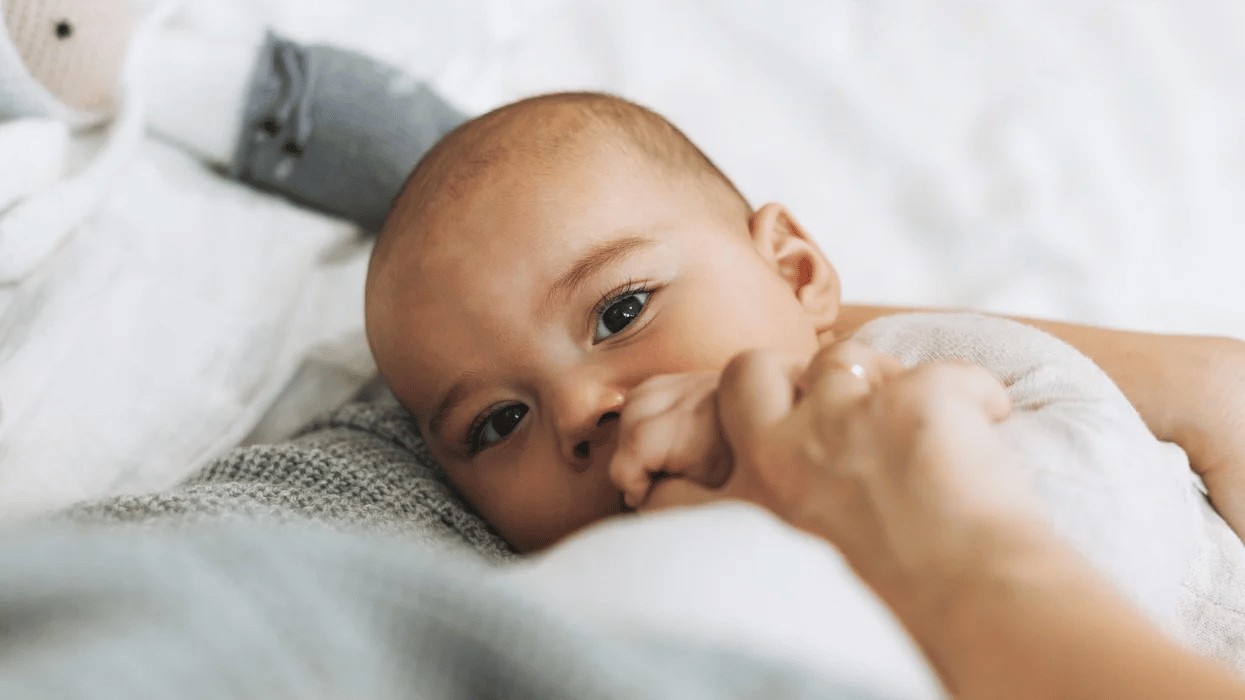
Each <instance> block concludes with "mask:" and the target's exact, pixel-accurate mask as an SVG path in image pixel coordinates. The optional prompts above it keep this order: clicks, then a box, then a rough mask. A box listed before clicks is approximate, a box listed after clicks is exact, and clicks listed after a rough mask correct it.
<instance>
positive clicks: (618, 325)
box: [592, 291, 652, 343]
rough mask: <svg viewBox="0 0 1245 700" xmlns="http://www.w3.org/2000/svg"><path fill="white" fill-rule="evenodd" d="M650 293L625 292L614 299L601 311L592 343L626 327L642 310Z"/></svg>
mask: <svg viewBox="0 0 1245 700" xmlns="http://www.w3.org/2000/svg"><path fill="white" fill-rule="evenodd" d="M649 294H652V292H644V291H640V292H627V293H625V294H622V295H620V296H618V297H617V298H615V299H614V300H613V301H611V302H610V303H609V305H608V306H606V307H605V309H604V310H603V311H601V315H600V316H599V317H598V318H597V329H596V333H595V334H594V335H593V338H592V342H594V343H599V342H601V341H602V340H605V339H606V338H608V337H610V336H611V335H614V334H615V333H617V332H619V331H621V330H622V329H624V328H626V327H627V326H629V325H631V322H632V321H634V320H635V319H636V317H637V316H639V315H640V312H641V311H643V310H644V304H645V302H647V301H648V295H649Z"/></svg>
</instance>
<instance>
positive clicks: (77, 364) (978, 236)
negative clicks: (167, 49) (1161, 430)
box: [0, 0, 1245, 513]
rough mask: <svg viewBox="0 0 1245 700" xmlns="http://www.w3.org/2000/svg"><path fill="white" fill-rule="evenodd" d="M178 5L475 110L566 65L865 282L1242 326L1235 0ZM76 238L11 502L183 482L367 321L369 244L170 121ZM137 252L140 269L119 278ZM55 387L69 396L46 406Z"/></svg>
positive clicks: (7, 384) (190, 25)
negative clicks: (273, 193)
mask: <svg viewBox="0 0 1245 700" xmlns="http://www.w3.org/2000/svg"><path fill="white" fill-rule="evenodd" d="M182 5H183V7H182V9H181V10H180V11H179V12H178V13H177V14H176V15H175V16H174V17H173V20H172V21H174V22H176V23H177V24H178V25H179V26H181V27H182V28H184V29H188V30H191V31H194V32H199V33H201V34H204V35H210V36H219V37H228V36H253V35H254V32H255V31H256V30H257V29H258V28H259V27H260V26H262V25H264V24H269V25H272V26H274V27H275V28H276V29H277V30H278V31H281V32H284V33H287V34H289V35H292V36H294V37H297V38H300V39H305V40H313V41H331V42H336V43H338V44H342V45H345V46H349V47H353V48H358V49H361V50H364V51H368V52H371V53H372V54H374V55H376V56H378V57H381V58H384V59H387V60H389V61H391V62H393V63H396V64H398V65H400V66H402V67H404V68H406V69H408V70H410V71H411V72H412V73H414V74H416V75H420V76H427V77H428V78H430V79H431V80H432V82H433V83H434V84H435V86H436V87H437V88H438V89H439V90H440V91H441V92H442V93H443V94H445V95H446V96H447V97H449V98H450V99H451V100H452V101H454V102H455V103H456V104H457V105H458V106H460V107H462V108H463V109H465V110H467V111H470V112H478V111H482V110H485V109H488V108H490V107H493V106H496V105H498V104H500V103H503V102H505V101H508V100H511V99H513V98H516V97H519V96H522V95H527V94H531V93H536V92H542V91H548V90H556V89H566V88H591V89H606V90H611V91H614V92H618V93H620V94H623V95H625V96H628V97H631V98H634V99H636V100H638V101H640V102H643V103H645V104H648V105H650V106H652V107H654V108H656V109H657V110H659V111H661V112H663V113H665V114H666V115H668V116H669V117H671V118H672V119H673V120H674V121H675V122H676V123H677V124H678V125H679V126H681V127H682V128H683V129H684V130H685V131H687V132H688V134H689V135H690V136H691V137H692V138H693V139H694V140H695V141H697V142H698V143H699V144H700V145H701V146H702V147H703V148H704V149H705V151H706V152H707V153H709V154H710V156H711V157H712V158H714V159H715V160H716V161H717V162H718V164H719V165H721V166H722V167H723V169H724V170H725V171H726V172H727V173H728V174H729V175H730V176H731V177H733V178H734V179H735V180H736V182H737V183H738V184H739V186H740V187H741V188H742V190H743V191H744V192H745V194H746V195H748V196H749V197H750V198H751V200H752V201H753V202H754V203H757V204H759V203H762V202H764V201H769V200H778V201H782V202H785V203H787V204H789V205H790V206H791V208H792V209H793V211H794V212H795V214H796V216H797V217H799V218H800V219H801V220H802V221H803V222H804V223H805V225H806V226H807V227H808V228H809V229H810V230H811V231H812V232H813V233H814V235H815V236H816V237H817V239H818V240H819V242H820V243H821V244H822V246H823V248H824V249H825V250H826V252H827V253H828V255H829V257H830V258H831V260H832V261H833V262H834V263H835V265H836V266H837V267H838V269H839V271H840V274H841V276H842V278H843V282H844V290H845V294H846V296H847V298H848V299H849V300H853V301H877V302H894V303H900V304H937V305H956V306H972V307H977V308H983V309H989V310H996V311H1004V312H1012V313H1023V314H1032V315H1043V316H1055V317H1062V318H1068V319H1073V320H1081V321H1090V322H1098V323H1107V324H1119V325H1124V326H1134V327H1139V328H1150V329H1156V330H1169V331H1191V332H1212V333H1223V334H1230V335H1236V336H1245V311H1243V310H1242V309H1241V299H1242V298H1245V282H1243V281H1242V279H1241V276H1240V274H1239V272H1238V268H1239V267H1240V265H1241V262H1240V261H1241V259H1242V258H1243V257H1245V256H1243V255H1242V254H1243V253H1245V236H1243V235H1242V234H1241V231H1245V198H1243V197H1242V196H1241V192H1242V191H1245V188H1243V187H1242V185H1245V167H1243V165H1242V163H1245V48H1242V45H1241V44H1240V42H1239V37H1240V36H1242V35H1245V6H1243V5H1241V4H1240V3H1238V2H1236V1H1235V0H1199V1H1198V2H1184V1H1182V0H1153V1H1150V2H1145V3H1125V2H1113V1H1111V0H1094V1H1091V2H1082V1H1079V0H1011V1H1009V2H1006V3H978V2H971V1H969V0H940V1H939V2H933V1H920V0H872V1H871V2H860V1H859V0H818V1H816V2H814V1H813V0H778V1H775V2H765V3H762V2H757V1H752V2H750V1H745V0H730V1H725V0H724V1H715V2H710V1H708V0H701V1H694V0H685V1H682V2H670V1H665V0H510V1H502V0H455V1H453V2H451V1H450V0H442V1H439V2H432V1H421V2H409V1H408V0H263V1H256V0H184V2H183V3H182ZM185 89H186V90H187V91H190V90H194V89H195V86H194V85H193V84H187V85H185ZM84 232H85V233H84ZM109 232H111V233H109ZM75 235H76V236H77V237H78V238H79V239H82V238H83V237H84V236H95V237H100V236H107V235H112V236H115V239H116V241H121V243H120V244H117V245H112V246H110V247H104V248H101V250H102V251H104V252H103V253H101V252H100V251H95V252H90V253H89V251H90V246H84V245H83V244H81V243H77V244H70V245H67V247H65V248H63V249H62V250H61V253H64V252H66V251H72V250H75V249H76V250H78V251H79V252H80V253H81V254H82V255H87V254H88V253H89V254H99V255H102V257H100V258H99V259H98V261H97V262H96V263H95V264H93V265H92V266H89V267H90V268H91V269H92V270H93V272H92V274H91V275H84V276H81V277H80V280H79V281H80V282H81V284H79V285H78V286H77V287H75V288H74V290H73V292H72V294H70V293H69V292H65V291H64V290H58V291H57V292H56V296H57V297H58V298H59V299H60V302H58V304H48V303H45V302H47V299H45V298H43V299H42V301H40V302H39V303H40V304H42V305H34V306H30V308H31V309H37V310H38V312H39V314H41V315H39V316H38V318H37V321H36V323H37V324H38V325H37V327H39V328H47V327H51V326H53V325H56V324H60V325H59V327H60V328H62V329H63V330H62V331H61V332H63V333H66V334H70V333H71V334H77V336H76V337H77V338H78V339H77V340H75V341H74V343H69V342H68V340H65V339H66V338H68V337H69V336H68V335H65V336H63V337H62V341H64V342H61V341H57V342H58V343H59V344H57V345H56V347H58V348H61V350H62V351H63V352H64V353H67V354H65V355H63V356H60V357H47V358H46V363H45V364H38V362H35V364H34V365H32V366H35V367H36V368H37V369H38V370H39V371H45V370H48V368H50V367H52V366H53V364H52V363H58V362H59V363H61V365H60V366H64V367H69V366H71V365H72V367H74V368H75V369H74V372H73V373H72V374H68V375H64V376H63V378H61V379H56V380H53V379H51V378H50V377H52V375H51V374H50V373H49V374H48V377H49V379H48V381H47V382H46V383H44V384H40V383H38V382H36V381H34V380H33V379H31V378H30V375H29V374H23V375H22V376H20V377H18V378H16V379H15V378H14V376H15V375H14V374H13V373H15V372H17V370H16V369H11V368H10V375H8V376H7V378H5V377H0V406H3V407H5V408H4V410H5V411H6V413H5V415H4V416H2V417H0V465H2V466H3V467H4V470H5V471H6V476H5V479H6V481H5V487H4V493H0V510H4V511H5V512H6V513H11V512H15V510H21V511H23V512H34V511H37V510H40V509H46V508H49V507H53V506H56V505H60V504H62V503H64V502H66V501H67V500H73V499H76V498H86V497H91V496H96V495H100V494H102V493H107V492H113V491H118V490H139V489H143V488H153V487H158V486H161V485H165V484H168V483H172V482H174V481H176V480H177V479H178V478H180V477H181V476H183V475H184V474H185V473H186V472H187V471H189V470H190V469H193V468H194V467H195V466H197V465H198V464H201V463H202V462H203V460H204V459H206V458H208V457H210V456H211V454H213V453H214V452H216V451H219V450H220V449H222V448H223V447H225V446H227V445H229V444H231V443H232V442H233V441H236V440H237V439H239V438H240V437H241V436H242V435H244V434H245V433H246V432H247V430H248V429H249V426H250V425H252V424H253V423H254V421H255V420H256V419H257V418H258V416H259V413H260V412H261V411H262V408H263V406H264V405H266V403H267V402H268V401H270V400H271V399H272V397H273V396H275V393H276V392H277V391H278V390H279V388H280V386H281V385H282V384H283V383H284V382H285V380H286V379H288V378H289V376H291V375H292V373H293V372H294V370H295V368H296V366H297V362H298V358H299V357H301V356H302V355H303V354H304V353H305V352H306V351H307V349H308V348H310V347H311V346H313V345H314V344H315V343H316V342H319V341H320V340H324V339H325V338H328V337H340V336H341V334H343V333H349V332H351V331H357V330H358V329H359V328H360V326H361V319H360V312H359V309H358V294H359V292H358V285H359V283H360V281H361V278H362V262H361V260H362V258H361V257H360V256H358V255H356V256H355V257H353V258H350V259H349V261H348V262H345V263H334V264H326V263H324V262H322V261H323V260H326V259H328V258H332V257H333V256H332V254H331V250H332V249H333V248H334V247H335V246H338V245H341V244H342V241H343V240H345V239H347V238H348V237H349V232H348V231H346V230H345V229H344V228H343V227H342V226H341V225H340V224H338V223H336V222H333V221H330V220H328V219H325V218H323V217H319V216H316V215H311V214H307V213H303V212H299V211H297V210H295V209H294V208H293V207H290V206H289V205H286V204H284V203H281V202H279V201H276V200H273V199H272V198H269V197H266V196H264V195H259V194H256V193H254V192H252V191H248V190H246V188H244V187H241V186H236V185H229V184H226V183H223V182H222V181H221V180H220V178H219V177H218V176H217V175H216V174H215V173H213V172H212V171H211V170H209V169H207V168H204V167H199V166H197V165H196V164H195V163H193V162H192V161H191V160H190V159H189V157H188V156H185V155H184V154H180V153H177V152H175V151H173V150H172V149H171V148H170V147H168V146H165V145H161V144H159V143H156V142H151V141H149V142H148V143H147V144H145V145H143V146H142V147H141V148H140V149H139V151H138V152H137V154H136V155H135V160H134V164H133V166H132V167H130V168H129V169H128V170H127V171H126V174H125V176H124V177H123V178H120V179H119V181H118V183H117V184H116V187H115V189H114V191H113V192H112V194H110V195H109V197H108V199H107V201H106V202H105V203H104V205H103V206H102V208H101V209H100V211H98V212H97V213H96V214H95V215H94V217H93V218H92V219H91V220H90V221H88V222H87V223H86V224H84V226H83V227H82V229H81V230H79V231H78V232H77V233H76V234H75ZM74 245H77V246H78V247H77V248H74ZM58 254H60V253H58ZM136 255H137V256H140V259H149V260H150V261H153V262H152V264H151V265H149V266H147V267H145V268H144V267H143V266H142V265H139V266H137V268H136V267H135V266H134V265H132V264H129V263H132V262H133V261H134V260H135V258H134V257H133V256H136ZM109 256H119V257H109ZM126 256H131V257H126ZM141 256H148V257H147V258H142V257H141ZM326 256H327V257H326ZM338 257H339V258H340V256H338ZM169 260H172V261H175V264H176V265H177V266H184V268H178V267H175V268H173V269H182V270H183V272H182V273H181V274H166V273H167V272H168V270H169V268H167V267H161V266H164V265H166V264H167V261H169ZM123 263H125V264H123ZM63 264H67V263H63ZM108 264H111V265H114V267H113V268H108V269H105V268H102V267H101V266H102V265H108ZM116 265H121V266H122V267H121V268H118V267H116ZM122 268H124V269H126V270H134V269H138V270H140V272H136V273H133V274H131V273H129V272H126V273H124V274H122V273H117V274H113V276H112V277H109V274H112V273H110V272H109V269H111V270H112V271H113V272H115V271H116V270H117V269H122ZM84 269H85V268H84ZM144 270H145V271H144ZM159 270H163V272H155V271H159ZM152 275H157V276H159V277H160V279H159V280H156V279H154V278H153V277H152ZM82 280H85V281H82ZM87 282H90V283H91V284H95V285H96V287H94V288H92V287H88V286H86V284H87ZM127 295H128V296H127ZM178 298H182V299H184V300H185V302H186V307H185V308H186V309H187V311H186V312H185V313H181V314H179V313H176V312H175V309H176V308H177V307H176V306H175V305H174V304H173V303H172V300H174V299H178ZM75 300H76V301H75ZM0 302H4V303H5V304H9V306H8V307H6V308H7V310H6V308H0V312H4V313H9V312H12V311H13V307H12V304H14V303H16V302H13V301H12V299H11V298H3V299H0ZM283 324H284V325H283ZM22 327H23V328H25V327H26V326H22ZM64 329H67V330H64ZM127 334H128V335H127ZM9 340H12V339H11V338H9V339H3V338H0V344H3V342H7V341H9ZM274 343H275V344H277V345H280V347H279V348H278V347H274ZM3 361H5V362H8V359H7V358H5V359H4V360H3ZM32 362H34V361H33V360H32ZM66 363H68V364H66ZM19 380H20V381H19ZM18 384H20V386H21V392H25V393H21V392H18V391H16V390H15V389H14V387H15V386H18ZM222 386H227V388H228V391H226V392H224V393H222V390H221V387H222ZM139 389H141V391H140V390H139ZM118 392H121V393H120V394H119V393H118ZM125 392H129V393H128V394H127V393H125ZM6 394H8V395H9V399H8V400H6ZM15 394H20V395H19V396H16V397H14V395H15ZM119 395H121V396H126V397H128V398H127V399H126V401H127V402H128V403H125V405H124V406H122V405H121V404H119V403H118V396H119ZM48 406H57V407H65V408H66V409H69V408H72V409H73V410H72V411H70V410H66V411H64V412H63V413H62V414H61V420H54V419H51V418H48V419H43V418H41V419H39V420H38V421H36V420H34V419H33V418H29V416H31V415H34V414H32V413H30V412H31V411H37V410H43V411H48V410H52V409H48V408H47V407H48ZM41 407H42V408H41ZM19 409H20V410H19ZM122 409H124V411H123V410H122ZM55 410H57V411H59V410H60V408H57V409H55ZM126 411H128V412H126ZM122 413H124V415H122ZM23 416H27V417H26V418H25V419H24V418H23ZM23 420H25V421H26V422H24V423H23V422H22V421H23ZM17 430H20V431H21V434H22V435H23V436H24V437H23V440H24V441H25V442H24V443H23V444H24V446H20V449H18V448H17V447H15V446H14V445H15V444H16V443H15V438H14V435H15V432H14V431H17ZM66 435H70V436H74V435H77V436H79V437H80V436H82V435H87V436H91V437H90V439H88V440H86V441H85V442H84V441H82V440H79V441H77V442H74V443H72V444H70V442H67V440H69V438H66V437H64V436H66ZM92 440H93V441H94V442H92ZM93 446H99V447H98V449H96V448H93ZM170 446H174V447H176V451H174V450H173V447H170ZM105 448H107V449H105ZM23 450H24V452H23ZM109 450H112V451H111V452H110V451H109ZM15 454H17V456H14V455H15ZM14 479H16V481H14Z"/></svg>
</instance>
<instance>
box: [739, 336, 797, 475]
mask: <svg viewBox="0 0 1245 700" xmlns="http://www.w3.org/2000/svg"><path fill="white" fill-rule="evenodd" d="M805 365H806V361H805V359H804V358H801V357H799V356H797V355H794V354H790V353H784V352H781V351H777V350H750V351H747V352H744V353H741V354H739V355H737V356H736V357H735V358H734V359H733V360H731V362H730V363H729V364H727V366H726V369H724V370H722V379H721V382H720V383H719V385H718V419H719V421H720V422H721V424H722V432H723V434H724V435H725V436H726V440H727V443H728V444H729V445H730V448H731V451H732V452H733V453H734V454H735V459H736V462H737V463H738V462H739V461H740V459H741V458H742V457H743V456H745V455H746V456H748V457H751V456H754V455H755V450H756V448H757V446H758V445H759V444H761V440H762V438H763V436H764V434H765V433H766V431H768V430H770V429H771V428H772V427H773V426H774V425H775V424H777V423H778V422H779V421H780V420H782V418H783V417H785V416H786V415H787V414H788V413H790V412H791V407H792V405H793V404H794V402H795V399H796V381H797V380H798V379H799V376H800V374H801V373H802V372H803V371H804V367H805Z"/></svg>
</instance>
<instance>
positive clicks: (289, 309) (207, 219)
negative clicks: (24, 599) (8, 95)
mask: <svg viewBox="0 0 1245 700" xmlns="http://www.w3.org/2000/svg"><path fill="white" fill-rule="evenodd" d="M160 10H161V7H160V6H156V7H155V8H154V13H153V15H151V16H152V17H153V18H158V17H159V14H158V13H159V12H160ZM141 48H142V44H141V42H140V43H138V44H136V45H135V49H136V51H138V50H141ZM134 55H135V56H141V53H137V52H136V53H135V54H134ZM132 65H133V64H132ZM142 87H143V86H142V85H141V84H140V81H138V80H137V79H136V75H135V73H134V72H133V71H132V70H131V71H129V72H127V80H126V83H125V85H124V95H125V99H124V100H123V101H122V104H121V109H120V112H119V114H118V118H117V119H116V120H115V121H114V122H113V123H112V124H110V125H109V127H108V128H107V130H105V131H103V132H101V133H98V134H83V135H79V136H77V137H76V138H74V139H73V140H72V141H71V142H70V143H68V145H66V144H65V143H64V142H63V139H62V140H61V141H57V140H56V139H57V135H56V134H57V133H58V132H56V131H55V129H54V128H52V127H50V125H49V124H48V123H47V122H41V123H38V124H35V123H31V122H28V121H20V122H0V134H3V135H4V138H0V147H4V148H5V151H4V152H2V153H0V162H4V163H5V164H6V168H7V167H8V165H9V164H15V165H14V168H15V169H16V170H17V171H18V172H22V173H25V174H27V175H28V176H29V179H28V180H25V181H22V180H19V181H17V183H16V184H12V185H10V184H7V183H8V180H7V179H5V180H4V182H5V183H6V184H5V188H6V190H11V191H0V195H3V198H4V199H6V200H7V202H6V203H7V208H6V209H4V210H0V520H2V519H9V518H17V517H22V516H27V515H31V514H35V513H38V512H42V511H46V510H49V509H54V508H57V507H62V506H65V505H68V504H69V503H72V502H75V501H77V500H82V499H88V498H96V497H99V496H102V495H105V494H111V493H122V492H141V491H148V490H154V489H159V488H164V487H166V486H169V485H171V484H172V483H175V482H176V481H177V480H179V479H180V478H182V477H183V476H185V475H186V474H187V473H189V472H191V471H193V470H194V469H196V468H198V467H199V466H201V465H202V464H203V463H204V462H206V461H207V460H208V459H210V458H211V457H213V456H215V455H216V454H219V453H220V452H221V451H223V450H225V449H227V448H229V447H230V446H232V445H234V444H237V443H238V442H239V441H240V440H241V439H242V438H243V437H245V436H246V435H247V434H248V433H249V432H250V431H251V430H252V428H254V426H255V424H256V423H257V422H258V420H259V418H260V416H261V414H262V413H263V411H264V409H265V408H266V407H267V406H268V405H269V404H270V403H271V402H272V401H273V399H274V398H275V397H276V396H277V395H278V394H279V392H280V390H281V389H282V388H283V386H284V385H285V384H286V382H287V381H288V380H289V378H290V377H291V376H293V375H294V373H295V371H296V369H297V367H298V365H299V363H300V361H301V359H302V357H303V356H304V355H305V354H306V353H307V352H308V351H309V350H310V349H312V348H314V347H316V346H317V345H318V344H320V343H322V342H326V341H337V340H338V339H340V338H341V337H342V336H345V335H351V334H354V333H357V332H358V331H359V329H360V327H361V308H362V285H363V276H364V272H365V268H366V260H367V255H366V253H367V251H366V249H365V248H364V247H363V246H361V245H360V244H359V243H358V242H357V241H356V240H355V235H356V234H355V231H354V229H353V228H352V227H350V226H348V225H346V224H344V223H342V222H339V221H335V220H331V219H328V218H326V217H322V216H319V215H316V214H312V213H310V212H307V211H305V210H302V209H299V208H297V207H294V206H292V205H290V204H288V203H286V202H283V201H281V200H279V199H276V198H273V197H271V196H268V195H264V194H262V193H259V192H256V191H254V190H252V189H250V188H248V187H245V186H243V185H239V184H236V183H231V182H229V181H226V180H225V179H223V178H222V177H221V176H220V175H219V174H217V173H215V172H213V171H212V170H210V169H209V168H208V167H206V166H205V165H203V164H202V163H200V162H199V161H197V160H194V159H193V158H192V157H191V156H190V155H188V154H186V153H183V152H179V151H177V150H175V149H174V148H173V147H171V146H168V145H164V144H161V143H160V142H158V141H154V140H150V139H146V138H144V136H143V131H144V126H145V124H144V120H143V118H142V111H141V107H142V104H143V100H142V99H141V94H142V92H141V89H142ZM186 87H187V88H188V89H189V88H193V86H192V85H187V86H186ZM200 117H201V118H212V117H211V116H210V115H200ZM23 133H24V134H25V135H26V136H29V137H32V138H39V139H41V140H42V141H43V142H44V145H46V146H47V148H46V149H44V148H40V147H37V146H36V145H35V144H32V143H31V142H30V141H21V140H19V137H20V136H21V135H22V134H23ZM19 159H20V160H19ZM57 178H62V179H57Z"/></svg>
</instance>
